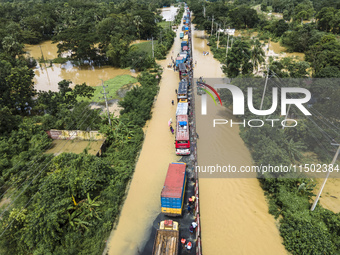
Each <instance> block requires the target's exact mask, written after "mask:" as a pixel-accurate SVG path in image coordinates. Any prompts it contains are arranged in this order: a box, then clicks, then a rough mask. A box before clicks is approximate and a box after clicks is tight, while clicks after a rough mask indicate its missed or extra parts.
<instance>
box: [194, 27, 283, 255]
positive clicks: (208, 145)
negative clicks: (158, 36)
mask: <svg viewBox="0 0 340 255" xmlns="http://www.w3.org/2000/svg"><path fill="white" fill-rule="evenodd" d="M202 38H204V32H203V31H195V32H194V51H193V52H194V60H197V66H196V67H195V70H194V77H195V78H198V77H200V76H203V77H204V78H220V79H221V77H223V76H224V75H223V73H222V71H221V69H220V63H219V62H218V61H217V60H216V59H214V58H213V56H212V54H209V55H208V56H203V54H202V51H207V50H209V48H208V46H206V40H205V39H202ZM218 83H220V81H218ZM196 98H197V99H196V116H197V118H196V124H197V133H198V134H199V140H198V150H197V154H198V165H199V166H209V165H214V166H215V165H216V164H219V165H228V164H230V165H234V166H237V167H240V166H247V165H252V159H251V155H250V153H249V151H248V149H247V147H246V146H245V144H244V143H243V141H242V139H241V138H240V136H239V129H238V127H235V128H230V127H229V128H228V127H226V126H222V125H221V126H218V127H216V128H213V125H212V120H213V119H214V118H222V119H231V118H232V115H231V114H230V113H229V111H228V110H226V109H225V108H223V107H221V106H214V105H213V102H212V100H209V98H208V99H207V101H208V115H206V116H202V115H201V114H200V111H201V110H200V107H201V106H200V97H199V96H196ZM199 184H200V208H201V223H202V247H203V253H204V254H233V255H234V254H261V255H262V254H268V255H269V254H270V255H272V254H287V253H286V250H285V248H284V246H283V245H282V238H281V237H280V234H279V230H278V228H277V222H276V221H275V220H274V218H273V216H272V215H270V214H269V213H268V204H267V202H266V199H265V196H264V192H263V190H262V189H261V187H260V185H259V182H258V180H257V179H255V178H243V179H240V178H221V177H220V178H206V174H205V175H203V174H200V179H199Z"/></svg>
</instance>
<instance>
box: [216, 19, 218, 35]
mask: <svg viewBox="0 0 340 255" xmlns="http://www.w3.org/2000/svg"><path fill="white" fill-rule="evenodd" d="M217 30H218V29H217V22H216V37H217Z"/></svg>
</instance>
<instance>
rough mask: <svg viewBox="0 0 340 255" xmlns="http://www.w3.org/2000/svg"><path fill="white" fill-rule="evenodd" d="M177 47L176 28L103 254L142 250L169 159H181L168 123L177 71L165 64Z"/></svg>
mask: <svg viewBox="0 0 340 255" xmlns="http://www.w3.org/2000/svg"><path fill="white" fill-rule="evenodd" d="M179 48H180V40H179V31H178V32H177V37H176V40H175V43H174V45H173V47H172V49H171V50H170V52H169V54H168V55H167V59H166V60H162V61H158V63H159V64H160V65H161V66H162V67H163V68H164V73H163V74H162V80H161V82H160V91H159V94H158V95H157V98H156V102H155V104H154V107H153V109H152V118H151V120H150V121H148V123H147V128H145V129H144V132H145V134H146V135H145V140H144V143H143V147H142V150H141V153H140V156H139V158H138V162H137V165H136V168H135V173H134V175H133V179H132V181H131V184H130V187H129V188H128V194H127V197H126V200H125V202H124V205H123V207H122V210H121V214H120V216H119V221H118V224H117V226H116V228H115V229H114V230H113V231H112V233H111V236H110V238H109V239H108V240H107V243H108V245H107V249H105V251H104V253H103V254H106V252H108V254H109V255H136V254H138V253H139V252H140V251H142V250H143V247H144V245H145V243H146V241H147V240H148V238H149V234H150V231H151V228H152V227H153V226H152V224H153V221H154V220H155V218H156V217H157V215H158V214H159V213H160V193H161V190H162V188H163V184H164V180H165V176H166V173H167V170H168V166H169V163H171V162H176V161H178V160H179V159H180V157H178V156H176V153H175V145H174V139H175V138H174V135H172V134H171V132H170V130H169V126H168V121H169V119H170V118H172V120H173V121H174V120H175V117H176V115H175V114H176V106H175V105H172V104H171V101H172V100H176V94H175V89H177V87H178V82H179V77H178V72H174V71H173V69H168V68H167V67H166V66H167V65H168V64H169V63H170V62H171V56H173V57H175V56H176V55H177V52H178V51H179ZM172 50H173V51H174V53H172Z"/></svg>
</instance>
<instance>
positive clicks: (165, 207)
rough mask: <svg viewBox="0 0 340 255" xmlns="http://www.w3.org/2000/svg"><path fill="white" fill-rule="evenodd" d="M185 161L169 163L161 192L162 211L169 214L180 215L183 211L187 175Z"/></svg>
mask: <svg viewBox="0 0 340 255" xmlns="http://www.w3.org/2000/svg"><path fill="white" fill-rule="evenodd" d="M185 168H186V163H183V162H177V163H170V164H169V167H168V172H167V174H166V177H165V181H164V186H163V189H162V192H161V208H162V213H163V214H165V215H169V216H181V215H182V211H183V203H184V194H185V186H186V181H187V175H186V172H185Z"/></svg>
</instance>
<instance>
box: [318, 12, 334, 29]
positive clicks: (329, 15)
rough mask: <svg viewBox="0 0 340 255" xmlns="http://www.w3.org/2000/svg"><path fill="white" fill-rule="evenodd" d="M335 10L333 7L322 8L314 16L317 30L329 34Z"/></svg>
mask: <svg viewBox="0 0 340 255" xmlns="http://www.w3.org/2000/svg"><path fill="white" fill-rule="evenodd" d="M335 13H336V10H335V9H334V8H333V7H324V8H322V9H321V10H320V11H319V12H318V13H317V14H316V16H315V18H316V19H317V20H318V21H317V26H318V29H320V30H322V31H326V32H329V31H330V30H331V29H332V23H333V22H334V18H335V17H334V16H335Z"/></svg>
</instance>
